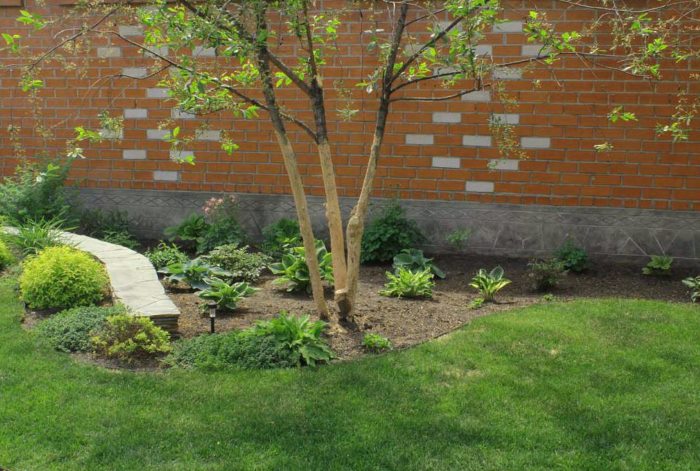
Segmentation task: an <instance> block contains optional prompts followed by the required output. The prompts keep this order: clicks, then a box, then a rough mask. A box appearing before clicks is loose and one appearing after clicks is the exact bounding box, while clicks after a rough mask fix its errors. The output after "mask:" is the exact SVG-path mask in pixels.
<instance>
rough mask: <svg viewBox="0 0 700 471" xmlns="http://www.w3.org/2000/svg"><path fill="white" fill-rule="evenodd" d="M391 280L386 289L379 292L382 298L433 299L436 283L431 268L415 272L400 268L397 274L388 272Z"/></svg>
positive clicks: (387, 274)
mask: <svg viewBox="0 0 700 471" xmlns="http://www.w3.org/2000/svg"><path fill="white" fill-rule="evenodd" d="M386 276H387V278H388V279H389V281H387V283H386V284H385V285H384V289H383V290H381V291H380V292H379V294H381V295H382V296H391V297H395V298H432V297H433V288H434V287H435V282H434V281H433V273H432V272H431V271H430V268H426V269H425V270H422V271H416V272H413V271H411V270H409V269H408V268H399V269H398V270H396V273H395V274H394V273H391V272H386Z"/></svg>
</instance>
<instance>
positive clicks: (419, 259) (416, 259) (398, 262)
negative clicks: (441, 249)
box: [394, 249, 445, 279]
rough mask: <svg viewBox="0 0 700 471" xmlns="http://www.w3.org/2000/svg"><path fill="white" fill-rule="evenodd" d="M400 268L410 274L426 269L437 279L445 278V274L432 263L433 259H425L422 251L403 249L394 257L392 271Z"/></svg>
mask: <svg viewBox="0 0 700 471" xmlns="http://www.w3.org/2000/svg"><path fill="white" fill-rule="evenodd" d="M400 268H406V269H408V270H411V271H412V272H416V271H423V270H425V269H426V268H427V269H429V270H430V271H431V272H432V273H433V275H435V276H437V277H438V278H440V279H443V278H445V272H444V271H442V270H440V269H439V268H438V267H437V266H436V265H435V264H434V263H433V259H432V258H427V257H425V256H424V255H423V251H422V250H418V249H404V250H402V251H401V253H399V254H398V255H397V256H396V257H394V270H398V269H400Z"/></svg>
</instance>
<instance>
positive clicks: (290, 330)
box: [251, 311, 334, 366]
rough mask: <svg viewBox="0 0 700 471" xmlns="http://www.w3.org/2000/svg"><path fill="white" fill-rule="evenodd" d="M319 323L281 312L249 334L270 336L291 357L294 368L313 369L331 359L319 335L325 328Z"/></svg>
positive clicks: (306, 317) (327, 347)
mask: <svg viewBox="0 0 700 471" xmlns="http://www.w3.org/2000/svg"><path fill="white" fill-rule="evenodd" d="M326 325H327V324H326V323H325V322H323V321H314V322H312V321H311V320H310V318H309V316H301V317H296V316H291V315H289V314H288V313H287V312H286V311H282V312H281V313H280V314H279V316H278V317H275V318H273V319H270V320H269V321H259V322H258V323H257V324H256V325H255V327H253V329H252V331H251V333H252V335H257V336H263V337H266V336H271V337H274V338H275V340H277V342H278V343H279V344H280V345H281V346H282V347H283V348H285V349H286V350H288V351H289V352H290V354H291V357H292V358H293V359H294V360H295V361H296V364H297V365H298V366H303V365H309V366H315V365H316V364H317V363H324V362H327V361H330V360H331V359H333V358H334V355H333V351H332V350H331V348H330V347H329V346H328V344H327V343H326V341H325V340H324V339H323V338H321V334H322V333H323V331H324V330H325V328H326Z"/></svg>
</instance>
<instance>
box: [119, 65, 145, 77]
mask: <svg viewBox="0 0 700 471" xmlns="http://www.w3.org/2000/svg"><path fill="white" fill-rule="evenodd" d="M122 74H123V75H126V76H127V77H136V78H143V77H145V76H146V75H148V69H146V68H145V67H124V68H123V69H122Z"/></svg>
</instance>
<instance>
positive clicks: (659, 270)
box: [642, 255, 673, 276]
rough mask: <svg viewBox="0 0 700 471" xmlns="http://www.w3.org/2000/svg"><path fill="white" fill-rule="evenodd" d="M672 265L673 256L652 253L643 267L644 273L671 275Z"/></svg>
mask: <svg viewBox="0 0 700 471" xmlns="http://www.w3.org/2000/svg"><path fill="white" fill-rule="evenodd" d="M671 265H673V257H669V256H666V255H652V256H651V260H649V263H647V265H646V266H645V267H644V268H642V273H643V274H645V275H654V276H669V275H670V274H671Z"/></svg>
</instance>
